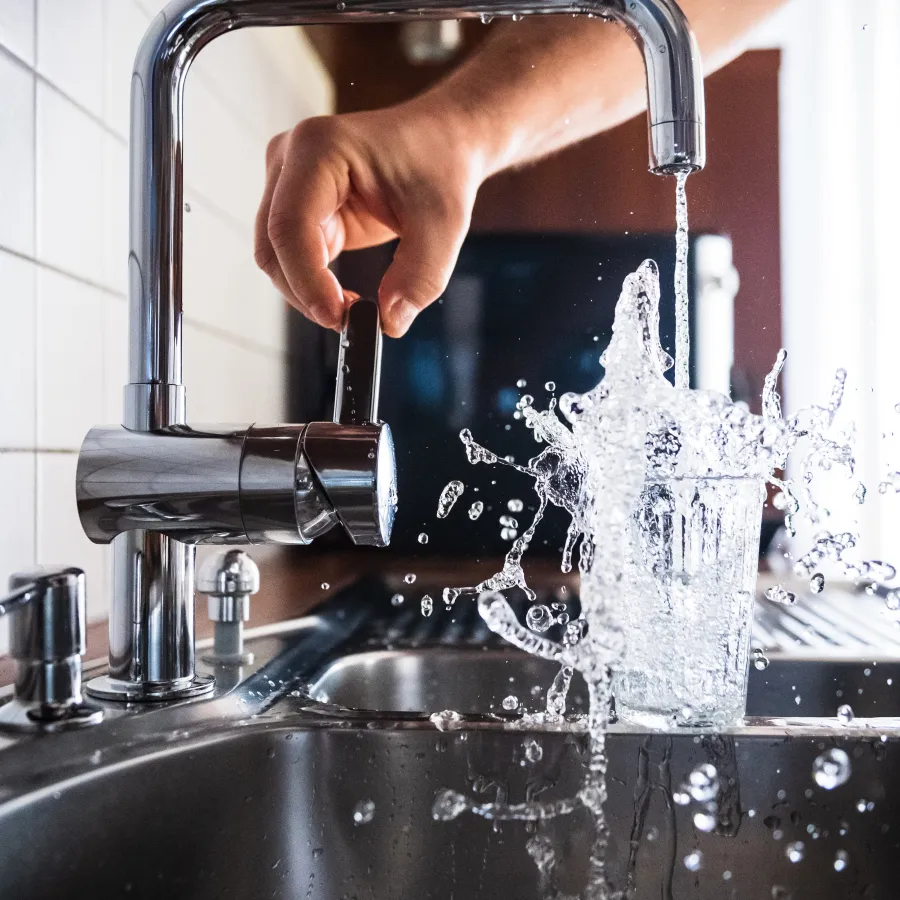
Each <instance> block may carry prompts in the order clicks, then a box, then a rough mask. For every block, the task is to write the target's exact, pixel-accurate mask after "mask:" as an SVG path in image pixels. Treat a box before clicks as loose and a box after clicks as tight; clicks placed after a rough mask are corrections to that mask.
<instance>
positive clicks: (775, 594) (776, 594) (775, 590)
mask: <svg viewBox="0 0 900 900" xmlns="http://www.w3.org/2000/svg"><path fill="white" fill-rule="evenodd" d="M764 596H765V598H766V599H767V600H771V601H772V602H773V603H783V604H785V605H786V606H790V605H792V604H794V603H796V602H797V595H796V594H793V593H791V591H789V590H787V589H785V587H784V585H782V584H776V585H775V586H774V587H770V588H769V589H768V590H767V591H766V592H765V594H764Z"/></svg>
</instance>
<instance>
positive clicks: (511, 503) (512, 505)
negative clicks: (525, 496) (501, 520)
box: [506, 499, 525, 513]
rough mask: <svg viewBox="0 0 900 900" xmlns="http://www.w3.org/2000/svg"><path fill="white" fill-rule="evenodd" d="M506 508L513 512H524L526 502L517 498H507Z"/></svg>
mask: <svg viewBox="0 0 900 900" xmlns="http://www.w3.org/2000/svg"><path fill="white" fill-rule="evenodd" d="M506 508H507V509H508V510H509V511H510V512H511V513H520V512H522V510H523V509H525V504H524V503H523V502H522V501H521V500H517V499H513V500H507V502H506Z"/></svg>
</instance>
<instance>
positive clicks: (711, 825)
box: [694, 809, 717, 832]
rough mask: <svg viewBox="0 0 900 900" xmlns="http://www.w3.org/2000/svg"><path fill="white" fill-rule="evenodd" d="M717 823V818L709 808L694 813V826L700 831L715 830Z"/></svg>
mask: <svg viewBox="0 0 900 900" xmlns="http://www.w3.org/2000/svg"><path fill="white" fill-rule="evenodd" d="M716 824H717V819H716V817H715V816H714V815H713V814H712V813H711V812H709V810H705V809H704V810H700V811H698V812H695V813H694V826H695V827H696V828H697V829H698V830H699V831H706V832H710V831H713V830H714V829H715V827H716Z"/></svg>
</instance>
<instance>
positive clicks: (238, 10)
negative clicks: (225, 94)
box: [77, 0, 705, 701]
mask: <svg viewBox="0 0 900 900" xmlns="http://www.w3.org/2000/svg"><path fill="white" fill-rule="evenodd" d="M529 13H534V14H538V13H541V14H547V13H560V14H585V15H596V16H598V17H602V18H606V19H614V20H616V21H618V22H620V23H621V24H622V25H624V26H625V28H626V29H627V30H628V32H629V33H630V34H631V35H632V37H633V38H634V39H635V41H636V42H637V44H638V45H639V47H640V49H641V50H642V52H643V56H644V63H645V66H646V71H647V92H648V102H649V137H650V168H651V171H653V172H656V173H658V174H673V173H676V172H680V171H685V170H694V169H700V168H702V167H703V164H704V155H705V138H704V125H703V109H704V107H703V80H702V73H701V66H700V58H699V53H698V51H697V47H696V43H695V41H694V37H693V34H692V33H691V30H690V28H689V26H688V23H687V21H686V19H685V17H684V15H683V13H682V12H681V10H680V9H679V7H678V5H677V4H676V2H675V0H593V2H578V3H575V2H572V0H514V2H513V3H512V4H507V3H499V2H479V3H469V2H462V0H456V2H453V0H424V2H419V3H418V4H416V2H415V0H413V5H412V6H411V5H410V3H409V0H362V2H358V0H347V2H342V3H334V2H333V0H331V2H322V0H175V2H173V3H171V4H170V5H169V6H167V7H166V8H165V10H163V12H161V13H160V14H159V15H158V16H157V17H156V19H155V20H154V21H153V23H152V24H151V26H150V29H149V30H148V32H147V34H146V36H145V37H144V40H143V42H142V43H141V46H140V49H139V50H138V54H137V59H136V61H135V69H134V75H133V76H132V84H131V142H130V153H131V172H130V178H131V194H130V196H131V217H130V221H131V225H130V246H131V250H130V254H129V260H128V263H129V288H128V290H129V304H130V329H129V333H130V345H129V378H130V382H129V384H128V385H126V387H125V411H124V417H123V422H122V425H116V426H104V427H98V428H94V429H92V430H91V431H90V432H89V434H88V436H87V438H86V439H85V442H84V445H83V447H82V450H81V456H80V458H79V464H78V475H77V498H78V507H79V513H80V515H81V520H82V523H83V525H84V528H85V531H86V532H87V534H88V536H89V537H90V538H91V539H92V540H94V541H97V542H109V541H112V542H113V546H114V578H113V596H112V602H111V609H110V619H109V674H108V675H107V676H103V677H102V678H99V679H94V680H93V681H92V682H90V683H89V684H88V685H87V687H86V690H87V692H88V693H90V694H92V695H93V696H96V697H102V698H105V699H113V700H115V699H118V700H123V701H140V700H146V701H159V700H168V699H177V698H181V697H189V696H194V695H199V694H203V693H206V692H208V691H210V690H212V687H213V685H212V680H211V679H210V678H208V677H201V676H198V675H197V674H196V673H195V669H194V555H195V554H194V545H196V544H199V543H217V544H229V543H236V544H246V543H282V544H307V543H309V542H310V541H312V540H313V539H314V538H315V537H316V536H317V535H319V534H321V533H323V532H324V531H326V530H328V529H330V528H332V527H334V526H335V525H338V524H340V525H341V526H342V527H343V528H344V529H345V530H346V531H347V533H348V534H349V535H350V537H351V538H352V539H353V541H354V542H355V543H357V544H370V545H384V544H386V543H387V542H388V541H389V539H390V532H391V526H392V523H393V513H394V507H395V505H396V493H395V478H394V452H393V443H392V440H391V435H390V430H389V429H388V427H387V426H386V425H384V424H383V423H380V422H379V421H378V419H377V397H378V370H379V361H380V341H381V331H380V325H379V321H378V309H377V305H376V304H374V303H373V302H371V301H368V302H360V303H357V304H355V305H354V306H353V307H352V309H351V312H350V313H349V315H348V321H347V325H346V329H345V334H344V337H343V339H342V342H341V343H342V360H341V362H340V363H339V367H338V390H337V394H336V397H337V399H336V404H335V405H336V410H335V417H334V422H314V423H310V424H306V425H275V426H259V425H251V426H246V425H245V426H239V427H238V426H221V425H217V426H202V427H197V426H188V425H187V424H186V423H187V419H186V413H185V389H184V384H183V383H182V347H181V340H182V327H181V326H182V303H181V290H182V284H181V274H182V215H183V208H184V196H183V185H182V137H183V121H182V119H183V97H184V82H185V76H186V75H187V71H188V68H189V67H190V64H191V62H192V60H193V59H194V57H195V56H196V54H197V53H198V52H199V51H200V50H201V49H202V48H203V47H204V46H205V45H206V44H207V43H208V42H209V41H211V40H213V39H214V38H216V37H218V36H220V35H222V34H225V33H226V32H229V31H232V30H233V29H236V28H242V27H246V26H274V25H312V24H324V23H340V22H362V21H366V22H385V21H392V20H404V19H414V18H415V19H422V18H429V19H458V18H472V17H476V16H481V15H484V16H488V15H490V16H512V15H514V14H529ZM344 357H346V358H344Z"/></svg>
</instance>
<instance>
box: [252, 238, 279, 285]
mask: <svg viewBox="0 0 900 900" xmlns="http://www.w3.org/2000/svg"><path fill="white" fill-rule="evenodd" d="M253 260H254V262H255V263H256V265H257V266H258V267H259V268H260V269H262V271H263V272H265V273H266V275H268V276H269V278H272V277H274V275H275V272H276V271H277V269H278V257H277V256H276V255H275V251H274V250H273V249H272V245H271V244H270V243H269V242H268V241H259V242H258V243H257V244H256V247H255V248H254V250H253Z"/></svg>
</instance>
